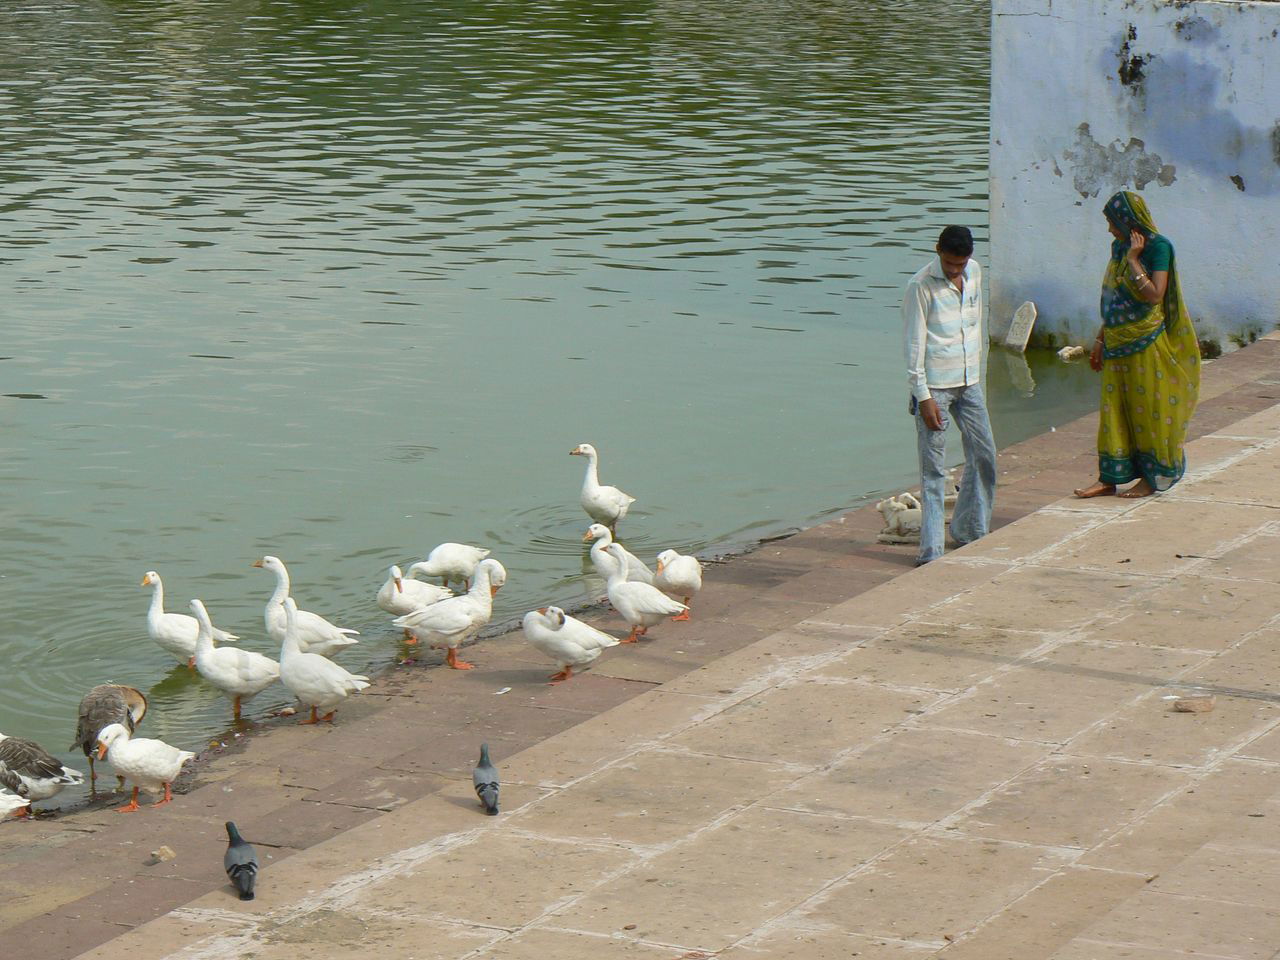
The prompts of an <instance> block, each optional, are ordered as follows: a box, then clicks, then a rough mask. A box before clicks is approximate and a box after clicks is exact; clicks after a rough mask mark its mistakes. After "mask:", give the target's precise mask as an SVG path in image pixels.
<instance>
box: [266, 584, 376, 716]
mask: <svg viewBox="0 0 1280 960" xmlns="http://www.w3.org/2000/svg"><path fill="white" fill-rule="evenodd" d="M284 614H285V631H284V642H283V643H282V644H281V647H280V682H281V683H283V684H284V685H285V686H286V687H288V688H289V692H290V693H292V694H293V695H294V696H295V697H297V698H298V702H299V703H301V704H302V705H303V706H304V707H310V708H311V719H310V720H303V721H302V722H303V723H319V722H320V721H321V720H327V721H329V722H330V723H333V714H334V711H335V710H337V708H338V704H340V703H342V701H344V700H346V699H347V697H349V696H351V695H352V694H353V693H359V692H360V691H361V690H363V689H365V687H367V686H369V678H368V677H362V676H360V675H358V674H354V673H350V672H349V671H347V670H346V669H344V668H343V667H341V666H339V665H338V664H336V663H334V662H333V661H332V660H329V659H326V658H325V657H322V656H320V655H319V654H316V653H303V652H302V649H301V647H300V646H299V645H298V605H297V604H296V603H294V602H293V598H292V597H285V600H284ZM321 710H324V711H326V712H325V715H324V716H323V717H321V716H319V711H321Z"/></svg>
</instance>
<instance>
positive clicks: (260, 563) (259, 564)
mask: <svg viewBox="0 0 1280 960" xmlns="http://www.w3.org/2000/svg"><path fill="white" fill-rule="evenodd" d="M253 565H254V566H255V567H260V566H262V561H261V560H255V561H253Z"/></svg>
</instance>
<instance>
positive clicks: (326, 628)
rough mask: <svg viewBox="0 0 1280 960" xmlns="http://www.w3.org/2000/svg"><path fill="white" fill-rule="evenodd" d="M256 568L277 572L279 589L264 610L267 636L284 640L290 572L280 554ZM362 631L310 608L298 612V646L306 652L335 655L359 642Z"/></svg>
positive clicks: (269, 558)
mask: <svg viewBox="0 0 1280 960" xmlns="http://www.w3.org/2000/svg"><path fill="white" fill-rule="evenodd" d="M253 565H254V566H255V567H261V568H262V569H264V570H270V571H271V572H272V573H274V574H275V575H276V589H275V592H274V593H272V594H271V597H270V598H269V599H268V600H267V608H266V610H265V611H264V612H263V620H264V621H265V622H266V625H267V635H268V636H269V637H271V640H272V641H273V642H274V643H280V644H283V643H284V633H285V615H284V601H285V599H286V598H287V597H288V596H289V571H288V569H286V568H285V565H284V561H283V560H281V559H280V558H279V557H273V556H270V555H268V556H265V557H263V558H262V559H261V560H255V561H254V562H253ZM359 634H360V631H359V630H349V629H347V628H346V627H336V626H334V625H333V624H332V623H330V622H329V621H328V620H326V619H325V618H324V617H322V616H320V615H319V614H315V613H311V612H310V611H307V610H299V611H298V648H299V649H300V650H301V651H302V652H303V653H318V654H320V656H322V657H331V656H333V655H334V654H335V653H337V652H338V651H339V650H341V649H342V648H343V647H349V646H351V645H352V644H353V643H359V642H360V641H359V640H356V639H354V637H355V636H359Z"/></svg>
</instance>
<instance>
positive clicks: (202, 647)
mask: <svg viewBox="0 0 1280 960" xmlns="http://www.w3.org/2000/svg"><path fill="white" fill-rule="evenodd" d="M191 612H192V613H193V614H195V617H196V622H198V623H199V624H200V638H199V639H198V640H197V641H196V671H197V672H198V673H199V674H200V676H202V677H204V678H205V679H206V680H208V681H209V682H210V683H211V684H213V685H214V686H215V687H217V688H218V689H219V690H221V691H222V695H223V696H224V697H226V698H227V699H229V700H230V701H231V704H232V717H233V718H234V719H236V720H239V719H240V708H241V706H242V705H243V704H244V701H246V700H249V699H250V698H252V697H256V696H257V695H258V694H260V693H261V692H262V691H263V690H265V689H267V687H269V686H271V685H272V684H273V683H275V682H276V681H277V680H279V679H280V664H278V663H276V662H275V661H274V660H272V659H271V658H270V657H265V656H263V655H262V654H260V653H254V652H253V651H252V650H239V649H236V648H235V647H215V646H214V645H213V631H212V629H211V628H212V624H210V623H209V613H208V611H207V610H205V608H204V604H203V603H201V602H200V601H199V600H192V601H191Z"/></svg>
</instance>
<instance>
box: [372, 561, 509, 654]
mask: <svg viewBox="0 0 1280 960" xmlns="http://www.w3.org/2000/svg"><path fill="white" fill-rule="evenodd" d="M506 579H507V572H506V570H505V569H504V568H503V566H502V564H500V563H499V562H498V561H497V560H493V559H485V560H481V561H480V563H478V564H477V565H476V570H475V578H474V579H473V580H472V581H471V589H470V590H468V591H467V592H466V593H464V594H462V596H460V597H451V598H449V599H447V600H441V601H440V602H439V603H433V604H432V605H431V606H429V607H424V608H423V609H421V610H415V611H414V612H413V613H408V614H405V615H404V616H403V617H399V618H397V619H395V620H393V621H391V622H392V623H394V624H395V625H396V626H397V627H403V628H405V629H406V630H412V631H413V633H414V634H416V635H417V636H418V637H419V638H420V639H423V640H426V641H427V643H428V644H430V645H431V646H433V647H444V648H445V662H446V663H447V664H448V665H449V666H451V667H453V669H455V670H472V669H474V668H475V664H473V663H467V662H465V661H463V660H459V659H458V647H459V646H461V645H462V643H463V642H465V641H466V640H468V639H469V638H471V637H473V636H475V635H476V634H477V633H479V632H480V628H481V627H483V626H484V625H485V624H486V623H488V622H489V618H490V617H492V616H493V595H494V594H495V593H497V592H498V588H499V587H500V586H501V585H502V584H503V583H505V582H506Z"/></svg>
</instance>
